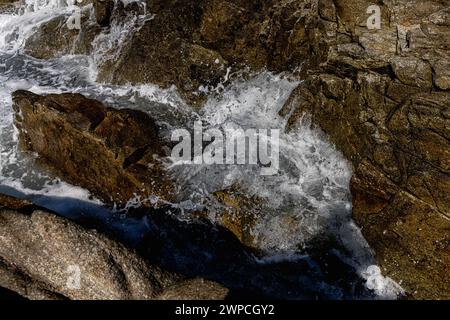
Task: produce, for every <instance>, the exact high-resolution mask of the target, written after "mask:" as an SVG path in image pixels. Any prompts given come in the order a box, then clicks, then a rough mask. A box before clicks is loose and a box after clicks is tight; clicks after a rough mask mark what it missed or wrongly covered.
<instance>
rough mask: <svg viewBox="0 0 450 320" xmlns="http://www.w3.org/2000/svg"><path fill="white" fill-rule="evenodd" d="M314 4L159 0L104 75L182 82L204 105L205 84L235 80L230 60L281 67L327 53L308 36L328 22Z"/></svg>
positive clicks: (117, 79)
mask: <svg viewBox="0 0 450 320" xmlns="http://www.w3.org/2000/svg"><path fill="white" fill-rule="evenodd" d="M314 10H315V7H313V6H311V5H310V4H309V2H308V1H304V0H296V1H285V0H278V1H273V2H267V1H260V0H254V1H239V0H236V1H221V0H214V1H193V0H189V1H178V0H173V1H166V2H161V1H151V2H149V8H148V11H149V12H151V13H153V14H155V15H154V16H153V17H152V19H149V20H147V21H146V22H145V23H144V25H143V26H142V27H141V28H139V29H138V30H137V31H136V32H135V33H134V34H133V35H132V36H131V39H130V40H129V41H127V43H126V45H125V47H124V48H122V50H121V52H119V54H118V55H116V56H115V57H114V58H113V59H112V60H110V61H106V62H104V63H103V64H102V65H101V66H100V72H99V77H98V80H99V81H103V82H111V83H118V84H123V83H132V84H142V83H156V84H158V85H160V86H162V87H164V88H168V87H170V86H172V85H175V86H176V87H177V88H178V89H179V91H180V93H181V94H182V96H183V97H184V98H185V99H187V100H188V102H190V103H191V104H193V105H195V106H199V105H201V104H202V102H203V101H204V100H205V97H206V94H205V92H207V91H212V90H214V89H217V88H219V86H218V85H219V84H225V85H226V84H227V80H229V77H228V76H229V75H230V73H229V72H228V71H229V70H230V71H231V69H229V68H232V69H233V70H241V69H246V68H250V69H251V70H259V69H261V68H267V69H270V70H274V71H281V70H286V69H287V68H290V69H295V68H296V67H298V66H300V64H302V62H303V60H305V58H306V57H310V56H311V53H312V52H313V53H312V54H313V56H316V55H317V56H319V55H320V54H321V53H322V51H323V50H325V48H321V47H320V46H317V47H315V48H311V45H310V43H309V42H308V39H310V38H313V39H315V38H316V37H317V36H318V32H317V29H318V28H320V27H323V26H319V25H318V23H317V19H315V18H314V17H312V15H311V12H313V11H314ZM324 10H325V9H324ZM328 14H330V13H328ZM311 17H312V18H311ZM310 18H311V19H310ZM311 43H314V42H311ZM318 59H319V58H318ZM309 61H311V60H309Z"/></svg>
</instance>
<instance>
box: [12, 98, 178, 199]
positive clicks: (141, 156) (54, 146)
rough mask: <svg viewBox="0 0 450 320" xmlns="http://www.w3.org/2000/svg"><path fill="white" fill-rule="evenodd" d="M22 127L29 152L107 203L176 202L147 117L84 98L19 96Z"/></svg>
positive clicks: (16, 103) (18, 116) (18, 120)
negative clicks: (137, 198) (155, 199)
mask: <svg viewBox="0 0 450 320" xmlns="http://www.w3.org/2000/svg"><path fill="white" fill-rule="evenodd" d="M13 102H14V106H13V107H14V110H15V111H16V119H15V120H16V122H15V123H16V126H17V127H18V128H19V130H20V142H21V145H22V147H23V148H25V150H30V151H34V152H37V153H38V154H39V155H40V157H41V159H42V162H43V163H44V164H46V165H47V166H49V167H50V168H51V169H52V170H53V171H56V173H59V174H61V175H62V176H63V177H65V178H66V179H67V180H68V181H70V182H72V183H73V184H76V185H81V186H83V187H85V188H87V189H88V190H90V191H91V192H92V193H93V194H94V195H96V196H98V197H100V198H101V199H102V200H104V201H105V202H106V203H111V202H112V201H114V202H117V203H119V204H124V203H126V202H127V201H128V200H130V199H131V198H133V197H134V196H135V195H140V196H142V198H144V199H145V198H146V197H149V196H157V197H160V198H161V199H164V200H170V199H172V197H173V194H172V189H173V188H172V183H171V180H170V178H169V177H167V175H166V172H165V171H164V169H163V167H162V165H161V164H160V163H159V162H158V160H157V157H158V156H163V155H164V153H163V151H162V146H161V144H160V141H159V138H158V133H157V131H158V128H157V126H156V124H155V123H154V122H153V120H152V119H151V118H150V117H149V116H148V115H147V114H146V113H143V112H140V111H136V110H128V109H124V110H115V109H112V108H108V107H106V106H104V105H103V104H102V103H100V102H98V101H96V100H91V99H87V98H85V97H83V96H82V95H80V94H61V95H48V96H38V95H35V94H33V93H31V92H27V91H16V92H14V93H13Z"/></svg>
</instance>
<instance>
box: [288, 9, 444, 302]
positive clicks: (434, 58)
mask: <svg viewBox="0 0 450 320" xmlns="http://www.w3.org/2000/svg"><path fill="white" fill-rule="evenodd" d="M334 3H335V6H336V15H337V21H338V23H336V24H334V25H332V28H331V29H330V30H328V31H327V32H324V33H323V37H322V42H323V43H324V45H323V47H324V48H325V49H326V50H325V51H326V55H327V58H326V60H325V61H322V63H321V64H320V65H316V66H317V67H316V68H313V69H310V70H309V72H310V75H309V76H308V77H307V78H306V79H305V82H304V83H303V84H301V85H300V86H299V87H298V88H297V89H296V90H295V91H294V93H293V95H292V97H291V98H290V99H289V101H288V102H287V103H286V105H285V107H284V108H283V109H282V110H281V112H280V114H281V115H287V114H289V111H293V113H292V116H291V117H290V119H289V122H290V124H291V125H292V126H294V125H295V124H296V123H297V122H298V121H299V119H300V118H301V117H302V116H303V115H304V114H305V113H306V114H308V115H309V116H310V117H311V118H312V121H313V123H315V124H316V125H318V126H319V127H320V128H322V129H323V130H324V131H325V132H326V133H327V134H328V135H329V137H330V139H331V140H332V142H334V143H335V144H336V145H337V147H338V148H339V149H341V150H342V151H343V153H344V154H345V155H346V157H347V158H348V159H350V160H351V161H352V162H353V164H354V168H355V173H354V177H353V179H352V182H351V189H352V195H353V216H354V218H355V219H356V221H357V222H358V224H359V225H360V226H361V227H362V232H363V234H364V236H365V238H366V239H367V240H368V242H369V244H370V245H371V246H372V248H373V249H374V250H375V253H376V258H377V260H378V262H379V264H380V265H381V267H382V270H383V272H384V274H385V275H387V276H389V277H392V278H393V279H395V280H396V281H397V282H399V283H400V284H401V285H402V287H403V288H404V289H406V291H407V293H408V294H409V295H410V296H411V297H413V298H425V299H430V298H433V299H446V298H447V299H448V298H449V297H450V281H449V274H450V269H449V268H450V232H449V230H450V171H449V169H450V166H449V159H450V143H449V141H450V140H449V138H450V131H449V128H450V117H449V112H450V91H448V89H449V88H448V85H447V82H448V81H447V80H448V69H447V68H446V66H447V65H448V63H449V61H450V46H449V40H450V37H449V36H448V35H449V34H450V25H449V24H448V18H449V17H450V16H449V11H448V6H446V5H444V3H443V2H442V1H396V2H393V1H387V2H384V5H380V7H381V13H382V14H381V17H382V28H381V29H380V30H368V29H367V27H366V19H367V18H368V14H366V13H365V12H366V9H367V7H368V6H369V5H370V4H371V3H370V1H353V0H352V1H346V0H338V1H334ZM327 8H330V7H327ZM324 15H326V19H325V18H322V16H324ZM332 16H333V14H331V13H327V14H321V22H320V24H323V25H330V24H329V21H330V17H332ZM319 29H320V28H319ZM324 30H325V29H324ZM311 59H315V57H314V56H312V57H311ZM310 65H313V64H310Z"/></svg>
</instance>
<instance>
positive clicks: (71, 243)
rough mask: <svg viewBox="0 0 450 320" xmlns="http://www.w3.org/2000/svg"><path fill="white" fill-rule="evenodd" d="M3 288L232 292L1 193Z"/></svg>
mask: <svg viewBox="0 0 450 320" xmlns="http://www.w3.org/2000/svg"><path fill="white" fill-rule="evenodd" d="M86 223H87V222H85V223H84V224H86ZM1 288H7V289H9V290H11V291H13V292H16V293H18V294H20V295H21V296H23V297H26V298H29V299H51V300H53V299H58V300H59V299H76V300H92V299H101V300H106V299H108V300H109V299H113V300H124V299H133V300H137V299H138V300H143V299H144V300H148V299H163V300H168V299H170V300H186V299H190V300H198V299H201V300H205V299H208V300H209V299H224V298H225V297H226V296H227V294H228V289H226V288H224V287H223V286H221V285H219V284H218V283H215V282H212V281H206V280H204V279H201V278H195V279H185V278H184V277H182V276H180V275H178V274H176V273H170V272H167V271H164V270H162V269H161V268H160V267H157V266H155V265H152V264H150V263H149V262H148V261H147V260H145V259H143V258H141V257H140V256H139V255H138V254H137V253H136V252H135V251H134V250H132V249H130V248H128V247H126V246H124V245H122V244H121V243H120V242H118V241H116V240H115V239H113V238H110V237H108V236H106V235H104V234H102V233H100V232H98V231H96V230H93V229H87V228H86V227H82V226H81V225H78V224H76V223H74V222H72V221H69V220H67V219H65V218H62V217H59V216H57V215H56V214H55V213H52V212H49V211H48V210H45V209H42V208H40V207H37V206H35V205H33V204H32V203H30V202H28V201H24V200H19V199H16V198H12V197H9V196H6V195H2V194H0V289H1ZM0 294H1V290H0Z"/></svg>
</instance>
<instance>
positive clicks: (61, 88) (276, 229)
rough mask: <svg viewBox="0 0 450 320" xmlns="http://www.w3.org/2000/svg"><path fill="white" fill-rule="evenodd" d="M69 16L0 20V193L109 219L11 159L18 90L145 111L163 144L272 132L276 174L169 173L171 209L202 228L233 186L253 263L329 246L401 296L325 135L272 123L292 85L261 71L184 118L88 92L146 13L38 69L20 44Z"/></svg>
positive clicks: (139, 226) (177, 107) (136, 89)
mask: <svg viewBox="0 0 450 320" xmlns="http://www.w3.org/2000/svg"><path fill="white" fill-rule="evenodd" d="M68 14H70V10H69V9H68V8H54V6H52V4H51V2H48V3H44V5H43V6H41V7H40V8H37V10H35V11H27V12H21V13H20V14H19V13H17V12H16V13H8V14H0V137H1V141H0V155H1V157H0V170H1V172H0V192H3V193H7V194H11V195H14V196H18V197H22V198H27V199H31V200H32V201H34V202H35V203H37V204H39V205H42V206H44V207H47V208H49V209H52V210H55V211H56V212H58V213H60V214H64V215H66V216H73V215H75V214H76V213H79V212H80V211H81V212H83V214H92V215H95V214H97V215H98V214H102V215H105V216H107V215H108V214H109V213H108V212H106V211H107V210H106V209H104V208H102V207H101V205H102V204H101V202H100V201H99V200H97V199H95V198H94V197H92V195H90V194H89V192H88V191H86V190H84V189H82V188H79V187H76V186H72V185H70V184H68V183H66V182H64V181H61V180H60V179H59V178H57V177H55V176H52V175H51V174H49V173H47V172H44V171H42V169H39V168H38V167H36V166H35V165H34V161H33V160H34V158H35V157H37V155H30V154H23V153H22V152H20V150H18V148H17V145H18V134H17V130H16V129H15V127H14V125H13V111H12V101H11V93H12V92H13V91H15V90H18V89H25V90H30V91H32V92H35V93H38V94H44V93H60V92H78V93H82V94H85V95H86V96H89V97H92V98H96V99H99V100H101V101H103V102H105V103H107V104H109V105H110V106H113V107H117V108H122V107H128V108H136V109H139V110H143V111H147V112H151V116H152V117H154V118H155V120H157V122H158V123H159V124H160V125H161V126H162V127H163V131H162V136H163V138H164V139H168V138H169V137H170V132H171V130H173V129H175V128H183V127H188V128H189V127H190V126H192V123H193V121H195V120H198V119H200V120H202V121H203V122H204V123H206V125H207V127H208V128H217V127H221V126H224V125H238V126H239V127H241V128H243V129H249V128H261V129H280V130H281V131H280V132H281V135H280V141H279V148H280V170H279V172H278V174H276V175H274V176H261V175H260V174H259V172H260V170H259V169H260V168H258V167H255V166H251V165H212V166H206V165H197V166H189V165H187V166H175V167H172V168H171V172H172V174H173V176H174V177H175V179H176V181H177V185H178V186H179V189H180V192H179V201H180V203H179V204H178V205H179V206H181V207H183V206H185V207H192V206H193V207H195V206H197V205H201V206H203V205H206V207H207V209H208V212H209V218H210V220H212V221H216V215H217V213H218V212H220V210H221V209H222V207H221V204H220V203H218V202H217V201H214V197H213V196H212V194H213V193H214V192H216V191H221V190H224V189H227V188H232V187H233V186H236V185H238V186H239V189H240V190H242V191H244V192H245V193H246V194H248V195H250V196H254V197H257V198H258V199H261V203H262V204H261V206H260V207H259V209H258V216H257V218H256V220H255V223H254V226H253V228H252V230H251V232H252V236H253V237H254V239H255V241H256V243H257V245H258V248H260V249H261V250H262V252H263V253H264V254H263V255H262V256H260V257H259V258H258V260H257V261H258V262H259V263H260V264H262V265H264V264H271V263H274V262H278V261H283V260H290V259H293V260H296V259H301V258H302V257H304V256H303V254H305V252H308V248H309V247H314V246H315V244H316V243H317V242H320V241H323V240H327V239H332V241H333V242H332V243H333V247H331V248H327V254H329V253H331V254H334V255H335V256H337V257H339V259H340V260H342V261H344V262H345V263H346V264H347V265H349V266H351V267H352V268H353V269H354V270H355V273H357V274H358V276H360V277H362V278H363V279H366V281H367V282H366V286H367V288H368V289H370V290H372V291H373V292H374V293H375V295H376V296H377V297H380V298H395V297H396V296H397V295H398V294H399V293H401V288H400V287H399V286H398V285H397V284H395V283H394V282H393V281H392V280H390V279H389V278H384V277H383V276H382V275H381V270H380V269H379V268H378V267H377V266H376V265H375V262H374V259H373V256H372V253H371V250H370V248H369V247H368V245H367V243H366V241H365V240H364V238H363V237H362V235H361V233H360V230H359V229H358V227H357V226H356V225H355V223H354V222H353V220H352V219H351V197H350V192H349V181H350V178H351V174H352V172H351V166H350V165H349V163H348V162H347V161H346V160H345V159H344V157H343V156H342V154H341V153H339V152H338V151H337V150H336V149H335V148H334V146H333V145H331V144H330V143H329V142H328V141H327V139H326V137H325V136H324V134H323V133H321V132H320V131H318V130H315V129H311V126H310V124H309V123H308V121H307V119H304V120H303V122H302V123H300V124H299V125H298V126H297V127H296V128H294V129H293V130H291V131H288V130H287V129H286V121H287V119H286V118H283V117H281V116H279V114H278V112H279V110H280V109H281V108H282V106H283V105H284V103H285V102H286V100H287V98H288V97H289V95H290V94H291V92H292V90H293V89H294V88H295V87H296V86H297V85H298V81H295V80H292V79H289V76H287V75H284V76H283V75H273V74H271V73H268V72H262V73H260V74H257V75H254V76H253V77H251V78H250V79H249V80H236V81H235V82H233V83H232V84H231V85H229V86H228V87H226V88H225V89H224V91H223V93H221V94H213V95H211V96H210V98H209V99H208V101H207V102H206V105H205V106H204V108H203V109H202V110H201V111H200V112H195V111H194V110H192V109H191V108H190V107H189V106H188V105H187V104H186V103H185V102H184V101H183V100H182V99H181V98H180V96H179V94H178V93H177V92H176V89H175V88H170V89H167V90H163V89H160V88H158V87H156V86H152V85H141V86H112V85H107V84H99V83H96V82H95V78H96V76H97V66H98V65H99V64H101V63H103V62H104V61H106V60H108V59H111V58H112V55H114V54H117V52H118V51H116V50H113V49H114V48H117V47H119V48H120V47H121V46H123V45H124V43H125V41H126V37H127V36H128V35H129V34H131V33H132V32H133V30H136V28H139V27H140V26H141V25H142V23H143V22H145V21H146V20H147V19H151V18H152V15H151V14H147V15H143V16H135V17H132V16H130V18H129V19H125V22H122V23H120V24H119V23H117V24H115V23H114V22H113V25H112V27H111V28H110V29H109V30H106V31H103V32H102V33H101V34H100V35H99V36H97V38H96V39H95V41H94V43H93V46H94V49H95V54H94V55H93V56H92V57H87V56H74V55H68V56H64V57H62V58H59V59H52V60H48V61H41V60H37V59H34V58H32V57H29V56H27V55H25V54H24V53H23V46H24V42H25V40H26V39H27V38H28V37H29V36H30V35H32V34H33V32H35V31H36V30H37V28H38V27H39V25H41V24H42V23H45V22H47V21H49V20H50V19H52V18H54V17H56V16H59V15H68ZM68 199H69V200H70V201H69V200H68ZM132 223H134V225H133V226H131V224H132ZM120 224H121V225H122V227H123V229H124V230H126V232H129V233H133V232H134V233H137V232H141V233H142V232H144V231H143V229H145V224H144V223H141V222H136V221H135V222H130V221H128V220H125V221H121V222H120ZM127 224H128V225H127ZM139 236H140V235H136V238H138V237H139Z"/></svg>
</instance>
